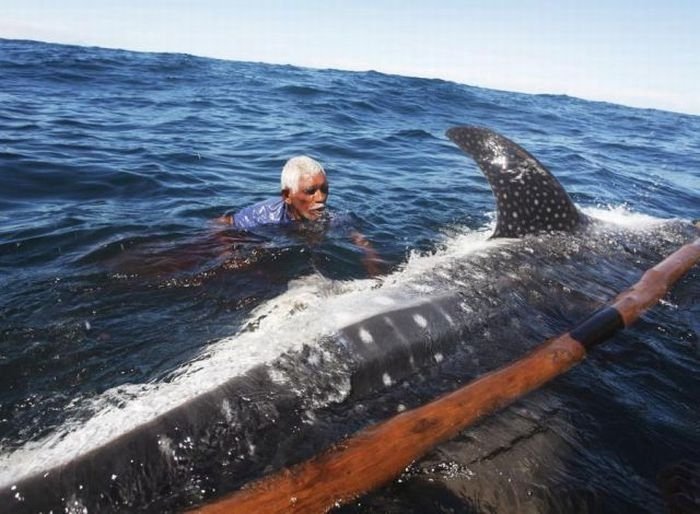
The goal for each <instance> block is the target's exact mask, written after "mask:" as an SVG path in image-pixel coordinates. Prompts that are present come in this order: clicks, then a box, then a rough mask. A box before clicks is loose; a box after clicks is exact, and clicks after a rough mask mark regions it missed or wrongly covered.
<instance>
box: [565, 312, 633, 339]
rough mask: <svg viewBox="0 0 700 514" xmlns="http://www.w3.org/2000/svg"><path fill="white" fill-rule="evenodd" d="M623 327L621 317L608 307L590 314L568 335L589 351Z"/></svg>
mask: <svg viewBox="0 0 700 514" xmlns="http://www.w3.org/2000/svg"><path fill="white" fill-rule="evenodd" d="M624 327H625V324H624V322H623V320H622V316H621V315H620V313H619V312H618V311H617V309H615V308H614V307H609V306H608V307H603V308H602V309H600V310H598V311H596V312H594V313H593V314H591V316H590V317H588V318H587V319H586V320H585V321H583V322H581V323H579V324H578V325H577V326H576V328H574V329H573V330H571V331H570V332H569V334H570V335H571V337H573V338H574V339H576V340H577V341H578V342H579V343H581V344H582V345H583V346H584V347H585V348H586V349H589V348H592V347H593V346H595V345H597V344H598V343H602V342H603V341H605V340H606V339H607V338H608V337H610V336H611V335H613V334H614V333H615V332H617V331H618V330H619V329H621V328H624Z"/></svg>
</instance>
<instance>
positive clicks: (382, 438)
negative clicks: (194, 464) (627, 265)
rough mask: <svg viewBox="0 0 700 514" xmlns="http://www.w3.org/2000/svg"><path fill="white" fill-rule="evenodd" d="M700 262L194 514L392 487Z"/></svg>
mask: <svg viewBox="0 0 700 514" xmlns="http://www.w3.org/2000/svg"><path fill="white" fill-rule="evenodd" d="M698 260H700V239H697V240H695V241H694V242H693V243H690V244H687V245H685V246H683V247H682V248H680V249H679V250H677V251H676V252H674V253H673V254H672V255H670V256H669V257H667V258H666V259H664V260H663V261H662V262H661V263H659V264H658V265H656V266H654V267H653V268H651V269H650V270H648V271H647V272H646V273H644V275H643V276H642V278H641V280H640V281H639V282H637V283H636V284H635V285H634V286H632V287H631V288H630V289H628V290H627V291H625V292H623V293H621V294H620V295H618V297H617V298H616V299H615V300H614V302H613V303H612V305H610V306H608V307H604V308H603V309H601V310H599V311H597V312H596V313H594V314H593V315H592V316H591V317H589V318H588V319H587V320H585V321H584V322H582V323H581V324H579V325H577V327H576V328H574V329H572V330H571V331H570V332H567V333H566V334H564V335H561V336H559V337H556V338H554V339H550V340H548V341H546V342H545V343H543V344H542V345H540V346H539V347H537V348H535V349H534V350H533V351H532V352H530V353H529V354H528V355H526V356H525V357H523V358H521V359H520V360H518V361H516V362H513V363H511V364H509V365H507V366H505V367H503V368H501V369H499V370H496V371H493V372H491V373H488V374H486V375H483V376H482V377H480V378H478V379H476V380H474V381H473V382H471V383H469V384H467V385H465V386H463V387H462V388H460V389H458V390H456V391H454V392H452V393H449V394H447V395H445V396H442V397H441V398H438V399H437V400H434V401H433V402H430V403H428V404H426V405H423V406H421V407H418V408H416V409H413V410H410V411H406V412H403V413H401V414H399V415H397V416H395V417H393V418H391V419H389V420H387V421H384V422H382V423H379V424H377V425H374V426H371V427H369V428H366V429H364V430H362V431H360V432H358V433H357V434H355V435H354V436H352V437H350V438H348V439H346V440H345V441H343V442H341V443H339V444H336V445H334V446H332V447H330V448H329V449H328V450H326V451H324V452H323V453H321V454H320V455H318V456H316V457H314V458H312V459H310V460H308V461H306V462H302V463H300V464H298V465H296V466H292V467H290V468H286V469H283V470H281V471H279V472H277V473H275V474H272V475H270V476H267V477H264V478H262V479H260V480H258V481H256V482H253V483H251V484H248V485H246V486H244V487H243V489H241V490H240V491H237V492H235V493H233V494H231V495H230V496H228V497H226V498H223V499H221V500H218V501H216V502H214V503H211V504H209V505H205V506H203V507H200V508H199V509H197V510H196V512H199V513H202V514H217V513H221V514H223V513H249V512H250V513H257V512H260V513H263V512H264V513H269V514H272V513H302V512H303V513H317V512H318V513H320V512H327V511H328V510H329V509H331V508H332V507H334V506H338V505H340V504H342V503H345V502H347V501H349V500H352V499H354V498H356V497H358V496H359V495H361V494H363V493H366V492H368V491H370V490H372V489H374V488H376V487H379V486H381V485H383V484H385V483H387V482H389V481H390V480H391V479H392V478H394V477H395V476H396V475H398V474H399V473H401V471H402V470H404V469H405V468H406V466H408V465H409V464H410V463H411V462H413V461H414V460H416V459H418V458H419V457H421V456H422V455H424V454H425V453H426V452H428V451H429V450H430V449H431V448H433V447H434V446H436V445H437V444H439V443H441V442H443V441H446V440H448V439H450V438H452V437H454V436H455V435H456V434H457V433H458V432H460V431H461V430H463V429H464V428H466V427H467V426H469V425H470V424H472V423H473V422H474V421H476V420H478V419H479V418H481V417H483V416H485V415H486V414H489V413H491V412H494V411H496V410H498V409H500V408H502V407H505V406H506V405H509V404H510V403H512V402H513V401H515V400H516V399H518V398H520V397H521V396H523V395H524V394H526V393H528V392H530V391H533V390H535V389H537V388H538V387H540V386H541V385H542V384H544V383H546V382H548V381H549V380H551V379H553V378H554V377H556V376H558V375H561V374H562V373H564V372H566V371H567V370H568V369H569V368H571V367H572V366H574V365H575V364H577V363H578V362H580V361H581V360H582V359H583V358H584V357H585V356H586V350H587V348H590V347H592V346H593V345H595V344H597V343H600V342H602V341H603V340H605V339H607V338H608V337H610V335H612V334H613V333H614V332H615V331H617V330H618V329H619V328H623V327H625V326H629V325H630V324H631V323H633V322H634V321H635V320H636V319H637V318H638V317H639V316H640V315H641V314H642V312H644V311H645V310H646V309H648V308H649V307H650V306H652V305H654V304H655V303H656V302H657V301H658V300H659V299H660V298H662V297H663V296H664V295H665V294H666V292H667V291H668V290H669V288H670V287H671V286H672V285H673V284H674V283H675V282H676V281H677V280H678V279H679V278H680V277H681V276H683V275H684V274H685V273H686V272H687V271H688V270H689V269H690V268H691V267H692V266H693V265H695V264H696V263H697V262H698Z"/></svg>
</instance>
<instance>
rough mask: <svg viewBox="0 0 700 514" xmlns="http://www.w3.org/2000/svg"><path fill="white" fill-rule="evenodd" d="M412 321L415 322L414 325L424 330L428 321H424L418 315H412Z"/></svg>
mask: <svg viewBox="0 0 700 514" xmlns="http://www.w3.org/2000/svg"><path fill="white" fill-rule="evenodd" d="M413 321H415V322H416V325H418V326H419V327H421V328H425V327H427V326H428V320H427V319H425V318H424V317H423V316H421V315H420V314H414V315H413Z"/></svg>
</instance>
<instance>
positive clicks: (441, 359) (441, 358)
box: [435, 352, 445, 363]
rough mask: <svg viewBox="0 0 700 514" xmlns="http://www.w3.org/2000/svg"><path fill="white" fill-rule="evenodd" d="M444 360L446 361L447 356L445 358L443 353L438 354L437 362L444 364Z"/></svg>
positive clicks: (436, 355)
mask: <svg viewBox="0 0 700 514" xmlns="http://www.w3.org/2000/svg"><path fill="white" fill-rule="evenodd" d="M443 360H445V356H444V355H443V354H442V353H440V352H437V353H436V354H435V362H437V363H440V362H442V361H443Z"/></svg>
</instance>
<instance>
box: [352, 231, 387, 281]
mask: <svg viewBox="0 0 700 514" xmlns="http://www.w3.org/2000/svg"><path fill="white" fill-rule="evenodd" d="M350 238H351V239H352V242H353V243H355V244H356V245H357V246H358V247H359V248H360V249H361V250H362V251H363V252H364V256H363V257H362V264H364V266H365V269H366V270H367V273H368V274H369V275H370V276H371V277H373V276H375V275H379V273H380V271H381V270H380V264H381V263H382V259H381V257H379V254H378V253H377V251H376V250H375V249H374V247H373V246H372V244H371V243H370V242H369V241H367V239H366V238H365V236H363V235H362V234H361V233H359V232H358V231H357V230H353V231H352V232H351V233H350Z"/></svg>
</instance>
